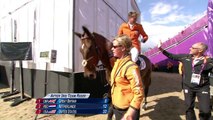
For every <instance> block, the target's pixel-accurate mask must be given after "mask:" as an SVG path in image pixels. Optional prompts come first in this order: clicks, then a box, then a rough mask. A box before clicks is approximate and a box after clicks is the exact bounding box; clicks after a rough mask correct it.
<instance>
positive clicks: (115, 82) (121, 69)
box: [111, 56, 143, 109]
mask: <svg viewBox="0 0 213 120" xmlns="http://www.w3.org/2000/svg"><path fill="white" fill-rule="evenodd" d="M111 86H112V88H111V95H112V104H113V105H114V106H115V107H117V108H120V109H126V108H128V107H130V106H131V107H133V108H135V109H140V104H141V102H142V100H143V84H142V80H141V76H140V71H139V68H138V66H137V65H136V64H135V63H134V62H132V61H131V57H130V56H127V57H125V58H123V59H117V61H116V62H115V65H114V67H113V69H112V72H111Z"/></svg>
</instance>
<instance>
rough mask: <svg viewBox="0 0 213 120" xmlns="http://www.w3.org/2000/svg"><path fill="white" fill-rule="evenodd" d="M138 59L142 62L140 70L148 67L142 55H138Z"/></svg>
mask: <svg viewBox="0 0 213 120" xmlns="http://www.w3.org/2000/svg"><path fill="white" fill-rule="evenodd" d="M138 60H140V62H141V63H140V66H139V68H140V70H144V69H145V68H146V62H145V60H144V59H143V58H142V57H138Z"/></svg>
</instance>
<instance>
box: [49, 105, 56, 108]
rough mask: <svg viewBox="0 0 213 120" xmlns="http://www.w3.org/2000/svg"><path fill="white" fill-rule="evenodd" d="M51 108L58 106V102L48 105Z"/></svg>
mask: <svg viewBox="0 0 213 120" xmlns="http://www.w3.org/2000/svg"><path fill="white" fill-rule="evenodd" d="M48 107H49V108H56V104H52V105H49V106H48Z"/></svg>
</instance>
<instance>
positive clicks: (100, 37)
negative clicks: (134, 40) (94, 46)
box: [92, 32, 110, 43]
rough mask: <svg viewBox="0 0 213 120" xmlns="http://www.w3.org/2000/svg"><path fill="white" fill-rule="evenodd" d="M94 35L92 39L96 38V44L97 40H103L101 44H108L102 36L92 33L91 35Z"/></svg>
mask: <svg viewBox="0 0 213 120" xmlns="http://www.w3.org/2000/svg"><path fill="white" fill-rule="evenodd" d="M92 34H93V35H94V37H95V38H96V41H97V42H98V40H103V41H102V42H104V43H106V42H110V41H109V40H108V39H107V38H105V37H104V36H103V35H101V34H99V33H96V32H93V33H92Z"/></svg>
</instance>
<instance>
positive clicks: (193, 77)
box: [191, 73, 201, 85]
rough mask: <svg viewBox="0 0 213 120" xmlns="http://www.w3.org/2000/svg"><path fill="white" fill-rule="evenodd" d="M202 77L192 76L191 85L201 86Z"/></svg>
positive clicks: (198, 75)
mask: <svg viewBox="0 0 213 120" xmlns="http://www.w3.org/2000/svg"><path fill="white" fill-rule="evenodd" d="M200 79H201V75H200V74H195V73H193V74H192V78H191V83H193V84H196V85H199V84H200Z"/></svg>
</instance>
